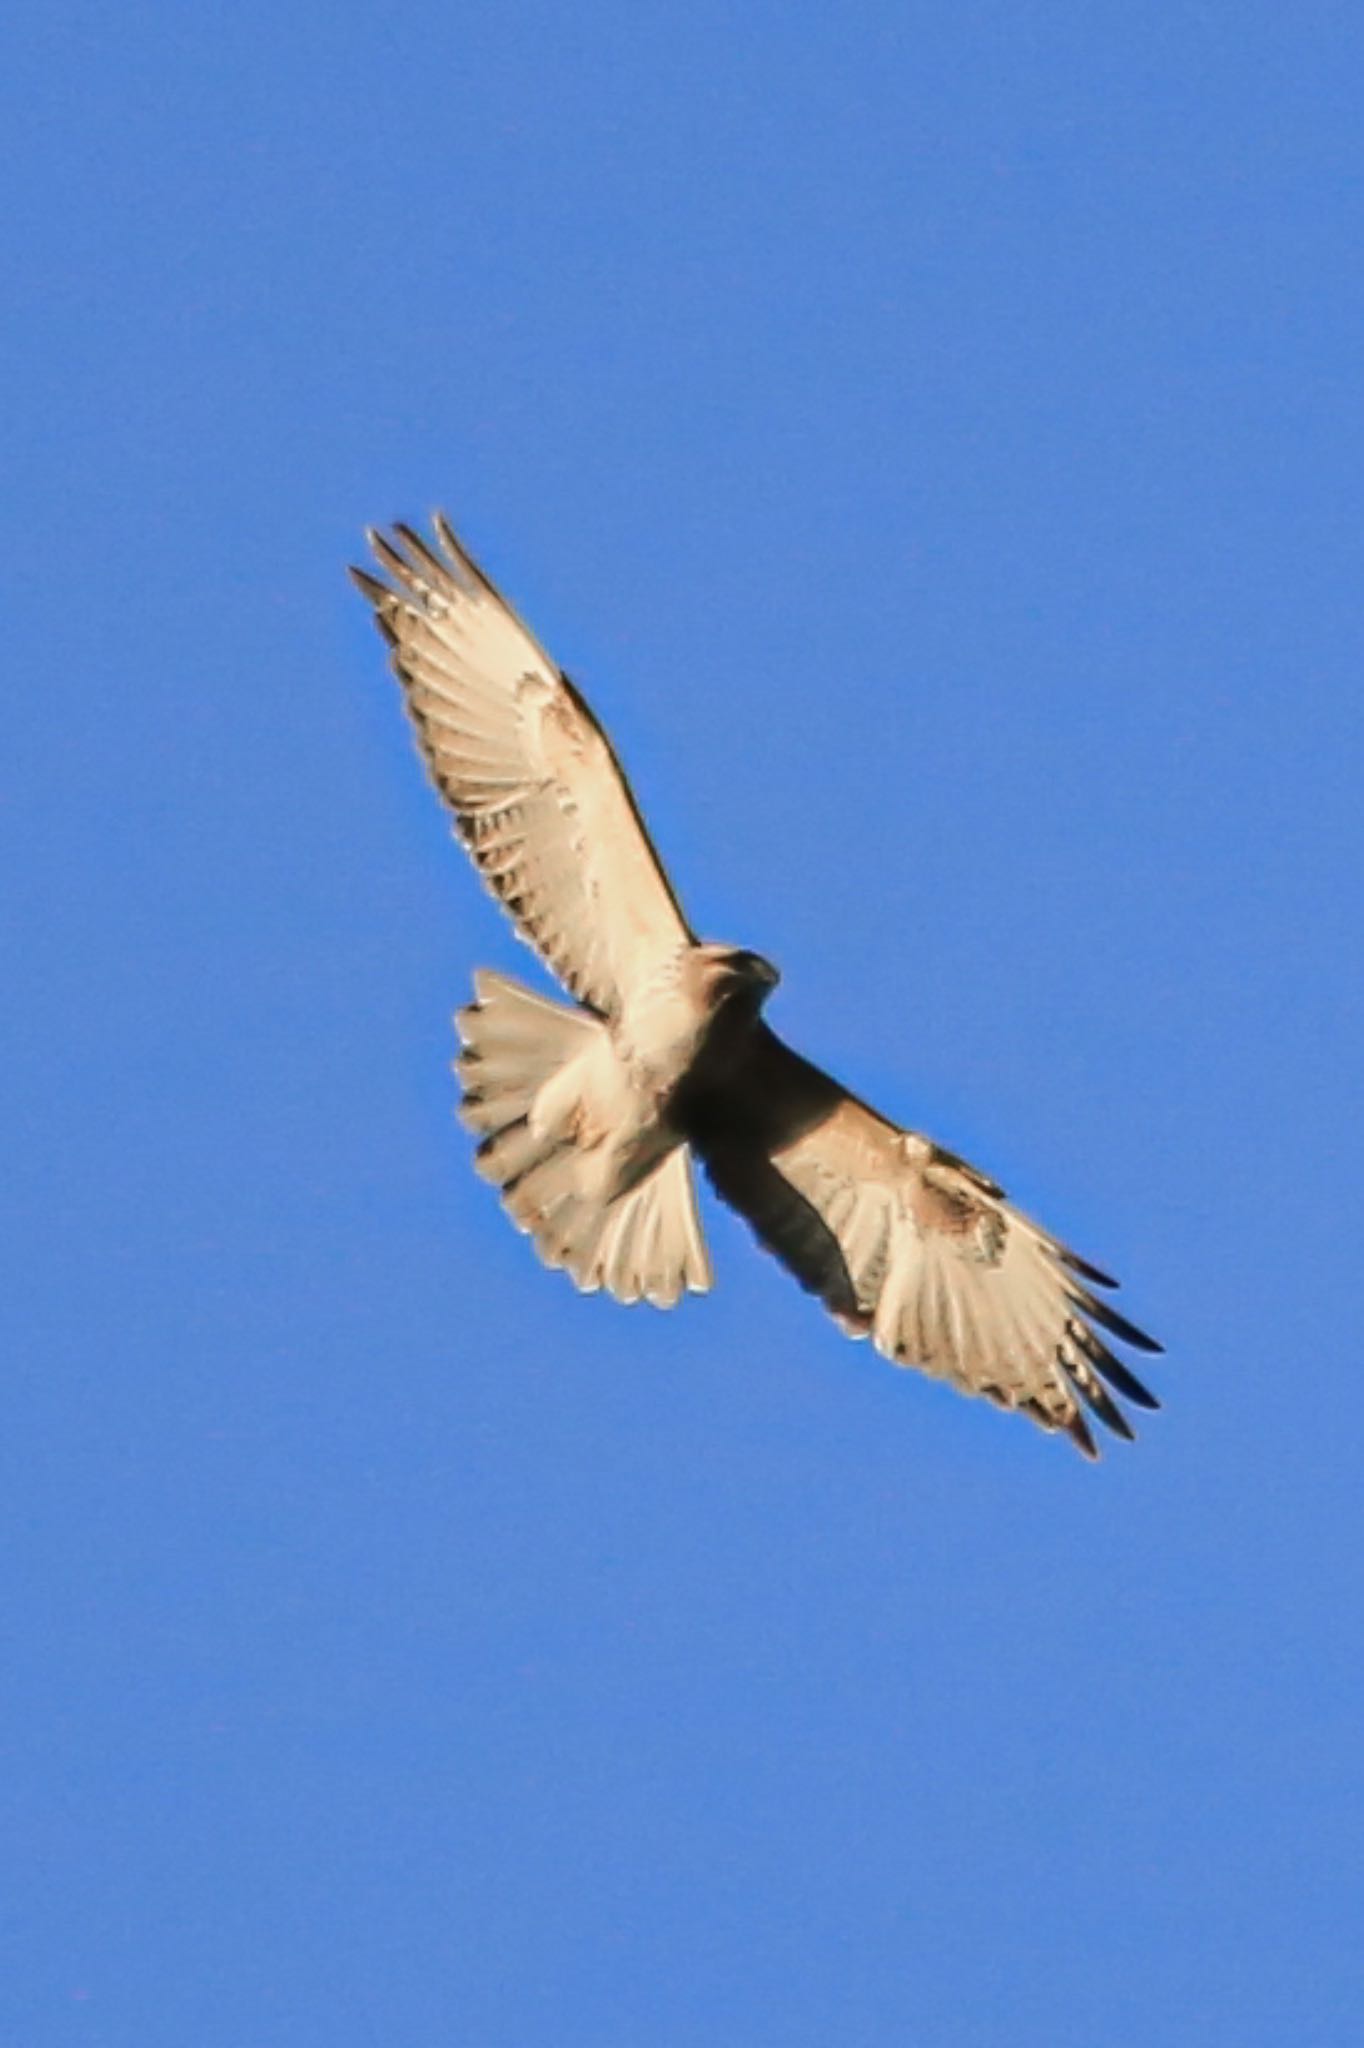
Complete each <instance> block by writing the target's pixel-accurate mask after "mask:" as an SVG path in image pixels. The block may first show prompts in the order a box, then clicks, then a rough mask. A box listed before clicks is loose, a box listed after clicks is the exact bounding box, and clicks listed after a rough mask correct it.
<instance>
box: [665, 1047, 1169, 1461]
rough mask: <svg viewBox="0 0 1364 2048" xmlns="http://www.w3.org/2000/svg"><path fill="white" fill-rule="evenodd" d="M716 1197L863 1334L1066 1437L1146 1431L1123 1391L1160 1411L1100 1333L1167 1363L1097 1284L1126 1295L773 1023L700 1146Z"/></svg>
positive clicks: (699, 1136)
mask: <svg viewBox="0 0 1364 2048" xmlns="http://www.w3.org/2000/svg"><path fill="white" fill-rule="evenodd" d="M690 1135H691V1137H692V1142H693V1144H694V1145H695V1147H696V1149H697V1150H698V1151H699V1153H700V1154H701V1157H702V1159H703V1161H704V1163H705V1167H706V1171H707V1174H708V1176H709V1178H710V1180H711V1182H712V1183H713V1185H714V1187H715V1189H716V1192H717V1193H718V1194H719V1195H720V1196H721V1197H722V1198H723V1199H724V1200H725V1201H727V1202H728V1203H729V1204H730V1205H731V1207H733V1208H735V1209H737V1210H738V1211H739V1212H740V1213H741V1214H742V1215H743V1216H745V1217H746V1218H747V1220H748V1222H749V1223H750V1225H751V1226H752V1228H753V1230H754V1233H755V1235H756V1236H757V1237H758V1239H759V1241H760V1243H762V1244H763V1245H765V1246H766V1248H767V1249H768V1250H769V1251H771V1252H774V1253H775V1254H776V1256H777V1257H778V1258H779V1259H780V1260H781V1261H782V1263H783V1264H784V1265H785V1266H786V1267H787V1268H788V1270H789V1271H790V1272H791V1273H793V1274H794V1275H795V1277H796V1279H797V1280H799V1281H800V1283H801V1285H802V1286H803V1287H805V1288H806V1289H807V1290H808V1291H809V1292H810V1293H812V1294H815V1295H818V1296H819V1298H820V1299H821V1300H822V1301H823V1303H824V1305H825V1306H826V1308H828V1309H829V1310H830V1312H831V1313H832V1314H833V1315H834V1316H835V1318H836V1319H837V1320H838V1322H839V1323H840V1324H841V1325H842V1327H843V1328H844V1329H845V1330H846V1331H847V1332H848V1334H849V1335H850V1336H855V1337H861V1336H870V1337H871V1339H872V1342H873V1343H874V1344H875V1346H876V1348H877V1350H878V1351H881V1352H883V1353H884V1354H885V1356H886V1357H887V1358H891V1359H894V1360H895V1361H896V1363H897V1364H902V1365H917V1366H919V1367H921V1368H922V1369H923V1370H924V1371H925V1372H929V1373H932V1374H934V1375H935V1376H937V1377H938V1378H940V1379H945V1380H948V1381H950V1382H951V1384H952V1385H953V1386H955V1387H958V1388H959V1389H960V1390H961V1391H962V1392H963V1393H968V1394H984V1395H986V1396H987V1398H988V1399H990V1400H992V1401H994V1402H996V1403H997V1404H998V1405H999V1406H1000V1407H1004V1408H1017V1409H1020V1410H1022V1411H1023V1412H1024V1413H1025V1414H1027V1415H1030V1416H1031V1417H1032V1419H1033V1420H1034V1421H1035V1422H1038V1423H1040V1424H1041V1425H1042V1427H1043V1428H1044V1429H1063V1430H1065V1431H1067V1433H1068V1434H1069V1435H1070V1436H1071V1437H1072V1438H1073V1439H1074V1441H1075V1442H1076V1443H1077V1444H1078V1445H1079V1447H1080V1449H1081V1450H1083V1451H1084V1452H1085V1453H1086V1454H1087V1455H1088V1456H1090V1457H1092V1456H1093V1455H1094V1443H1093V1439H1092V1437H1091V1435H1090V1433H1089V1429H1088V1427H1087V1425H1086V1422H1085V1415H1084V1410H1085V1408H1088V1409H1090V1410H1091V1411H1092V1412H1093V1413H1094V1414H1095V1415H1097V1416H1098V1417H1099V1419H1100V1421H1102V1422H1104V1423H1105V1424H1106V1425H1107V1426H1108V1427H1109V1428H1110V1429H1113V1430H1115V1431H1116V1432H1117V1433H1118V1434H1119V1435H1121V1436H1130V1435H1131V1434H1132V1432H1131V1428H1130V1426H1129V1424H1128V1422H1127V1419H1126V1417H1125V1416H1124V1415H1123V1413H1122V1411H1121V1410H1120V1409H1119V1408H1118V1407H1117V1405H1116V1404H1115V1402H1114V1401H1113V1399H1112V1396H1111V1395H1110V1393H1109V1392H1108V1387H1107V1386H1105V1384H1104V1382H1105V1381H1107V1382H1108V1386H1111V1387H1113V1388H1115V1389H1116V1390H1117V1391H1118V1392H1119V1393H1121V1394H1123V1395H1125V1396H1126V1398H1127V1399H1128V1400H1130V1401H1133V1402H1135V1403H1136V1404H1137V1405H1138V1406H1139V1407H1144V1408H1154V1407H1155V1406H1156V1405H1157V1404H1156V1401H1155V1399H1154V1397H1153V1396H1152V1395H1151V1394H1150V1393H1148V1392H1147V1390H1146V1388H1145V1387H1144V1386H1143V1385H1142V1384H1141V1382H1140V1380H1138V1379H1137V1378H1135V1376H1134V1375H1133V1374H1132V1373H1131V1372H1130V1371H1129V1370H1128V1368H1127V1367H1126V1366H1125V1365H1123V1364H1121V1363H1120V1362H1119V1361H1118V1360H1117V1359H1116V1358H1115V1357H1114V1356H1113V1354H1112V1352H1111V1350H1110V1349H1109V1347H1108V1345H1107V1344H1106V1343H1105V1342H1104V1340H1103V1338H1102V1337H1101V1336H1100V1335H1099V1332H1100V1331H1103V1332H1105V1333H1106V1334H1108V1335H1110V1336H1113V1337H1117V1338H1119V1339H1120V1340H1121V1341H1122V1342H1123V1343H1125V1344H1131V1345H1134V1346H1136V1347H1137V1348H1138V1349H1140V1350H1147V1351H1158V1350H1159V1349H1160V1346H1159V1345H1158V1344H1156V1343H1154V1342H1153V1341H1152V1339H1151V1338H1149V1337H1146V1336H1144V1335H1143V1334H1142V1332H1141V1331H1140V1330H1138V1329H1137V1328H1136V1327H1135V1326H1134V1325H1133V1324H1131V1323H1129V1322H1128V1321H1127V1319H1126V1317H1124V1316H1120V1315H1119V1314H1118V1313H1117V1311H1116V1310H1115V1309H1112V1308H1110V1307H1109V1305H1108V1304H1107V1303H1106V1302H1104V1301H1101V1300H1099V1299H1097V1298H1096V1296H1095V1295H1094V1293H1093V1292H1092V1291H1091V1287H1090V1286H1087V1285H1086V1284H1085V1283H1086V1282H1090V1283H1092V1284H1093V1285H1095V1286H1100V1287H1111V1286H1112V1285H1113V1282H1112V1281H1111V1280H1109V1279H1108V1278H1107V1276H1106V1275H1104V1274H1102V1273H1100V1272H1099V1271H1098V1270H1097V1268H1095V1267H1093V1266H1090V1265H1087V1264H1086V1263H1085V1261H1084V1260H1083V1259H1080V1258H1077V1257H1076V1255H1075V1254H1074V1253H1073V1252H1071V1251H1068V1250H1067V1249H1066V1248H1065V1246H1064V1245H1062V1244H1060V1243H1059V1242H1058V1240H1057V1239H1056V1238H1054V1237H1050V1236H1049V1235H1048V1234H1047V1233H1046V1232H1045V1231H1044V1230H1042V1229H1040V1228H1039V1227H1038V1225H1037V1224H1035V1223H1033V1222H1032V1221H1030V1219H1029V1218H1028V1217H1026V1216H1024V1215H1022V1214H1021V1213H1020V1212H1019V1211H1018V1210H1017V1209H1015V1208H1014V1207H1013V1206H1012V1205H1011V1204H1010V1203H1009V1202H1007V1201H1006V1200H1005V1199H1004V1195H1003V1191H1002V1190H1001V1189H1000V1188H998V1187H996V1186H995V1184H994V1182H993V1181H991V1180H987V1179H986V1177H985V1176H984V1175H983V1174H980V1173H977V1172H976V1171H975V1170H974V1168H972V1167H970V1166H967V1165H966V1163H965V1162H964V1161H963V1160H960V1159H957V1158H955V1157H954V1156H953V1155H952V1154H951V1153H950V1152H944V1151H943V1150H942V1148H941V1147H940V1146H937V1145H935V1144H933V1143H932V1141H931V1140H930V1139H928V1138H924V1137H920V1136H919V1135H918V1133H917V1132H914V1131H904V1130H900V1129H898V1128H897V1127H896V1126H895V1125H894V1124H892V1123H889V1122H887V1121H886V1119H885V1118H884V1117H881V1116H878V1115H877V1114H876V1112H875V1111H874V1110H871V1109H869V1108H868V1107H867V1106H866V1104H865V1103H862V1102H859V1101H858V1100H857V1098H856V1097H855V1096H853V1095H849V1094H848V1092H847V1091H846V1089H844V1088H841V1087H840V1086H839V1084H838V1083H837V1082H836V1081H834V1080H832V1079H831V1078H830V1077H829V1075H827V1074H824V1073H821V1072H820V1070H819V1068H818V1067H815V1066H812V1065H811V1064H810V1062H809V1061H808V1060H803V1059H801V1058H800V1057H799V1055H798V1054H796V1053H794V1052H792V1051H791V1049H790V1048H789V1047H788V1046H786V1045H783V1044H782V1042H781V1040H780V1039H779V1038H777V1037H776V1036H775V1035H774V1034H773V1033H772V1032H771V1031H769V1030H768V1029H767V1028H766V1027H765V1026H760V1027H759V1029H758V1031H757V1032H756V1033H755V1035H754V1038H753V1041H752V1045H751V1049H750V1052H749V1054H748V1056H747V1058H746V1059H745V1061H744V1062H743V1063H742V1064H741V1065H740V1066H739V1068H738V1069H737V1071H736V1072H735V1073H734V1074H733V1075H732V1077H731V1078H730V1080H729V1081H728V1082H727V1084H726V1086H725V1088H724V1089H723V1090H721V1091H720V1092H719V1093H718V1094H717V1095H716V1096H715V1097H714V1099H713V1100H712V1101H711V1102H709V1103H708V1104H703V1105H702V1106H701V1107H700V1108H699V1110H698V1111H697V1114H696V1116H695V1118H694V1127H693V1129H692V1131H691V1133H690Z"/></svg>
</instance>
